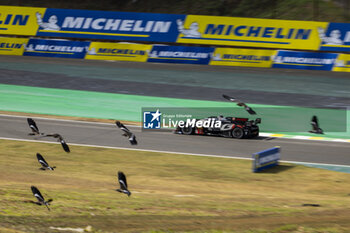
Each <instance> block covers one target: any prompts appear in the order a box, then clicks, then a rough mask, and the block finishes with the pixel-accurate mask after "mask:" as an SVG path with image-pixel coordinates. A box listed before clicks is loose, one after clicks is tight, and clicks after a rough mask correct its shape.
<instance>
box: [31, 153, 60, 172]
mask: <svg viewBox="0 0 350 233" xmlns="http://www.w3.org/2000/svg"><path fill="white" fill-rule="evenodd" d="M36 157H37V159H38V161H39V163H40V164H41V168H39V169H41V170H51V171H53V170H54V168H56V167H50V166H49V164H48V163H47V162H46V161H45V159H44V157H43V156H42V155H41V154H39V153H36Z"/></svg>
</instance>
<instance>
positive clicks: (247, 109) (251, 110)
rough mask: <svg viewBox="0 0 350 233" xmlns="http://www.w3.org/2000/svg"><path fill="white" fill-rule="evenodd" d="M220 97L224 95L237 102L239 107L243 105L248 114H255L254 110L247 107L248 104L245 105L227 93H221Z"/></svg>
mask: <svg viewBox="0 0 350 233" xmlns="http://www.w3.org/2000/svg"><path fill="white" fill-rule="evenodd" d="M222 97H224V98H225V99H227V100H229V101H231V102H235V103H237V105H238V106H240V107H244V109H245V110H246V111H247V112H248V113H249V114H250V115H256V112H255V111H254V110H253V109H252V108H251V107H249V106H248V105H246V104H245V103H243V102H241V101H239V100H237V99H235V98H233V97H230V96H228V95H222Z"/></svg>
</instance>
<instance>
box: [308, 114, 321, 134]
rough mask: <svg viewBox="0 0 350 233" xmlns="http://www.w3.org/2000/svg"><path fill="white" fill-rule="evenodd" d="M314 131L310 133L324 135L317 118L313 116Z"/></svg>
mask: <svg viewBox="0 0 350 233" xmlns="http://www.w3.org/2000/svg"><path fill="white" fill-rule="evenodd" d="M311 126H312V130H311V131H309V132H310V133H316V134H323V130H322V129H321V128H320V127H319V124H318V119H317V116H312V118H311Z"/></svg>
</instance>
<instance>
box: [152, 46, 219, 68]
mask: <svg viewBox="0 0 350 233" xmlns="http://www.w3.org/2000/svg"><path fill="white" fill-rule="evenodd" d="M213 52H214V48H209V47H185V46H166V45H153V48H152V50H151V52H150V53H149V56H148V60H147V62H160V63H189V64H202V65H208V64H209V61H210V58H211V56H212V54H213Z"/></svg>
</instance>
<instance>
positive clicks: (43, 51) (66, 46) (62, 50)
mask: <svg viewBox="0 0 350 233" xmlns="http://www.w3.org/2000/svg"><path fill="white" fill-rule="evenodd" d="M89 45H90V42H86V41H69V40H44V39H30V40H29V42H28V44H27V46H26V48H25V51H24V53H23V55H24V56H40V57H66V58H80V59H83V58H84V57H85V54H86V52H87V51H88V49H89Z"/></svg>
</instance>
